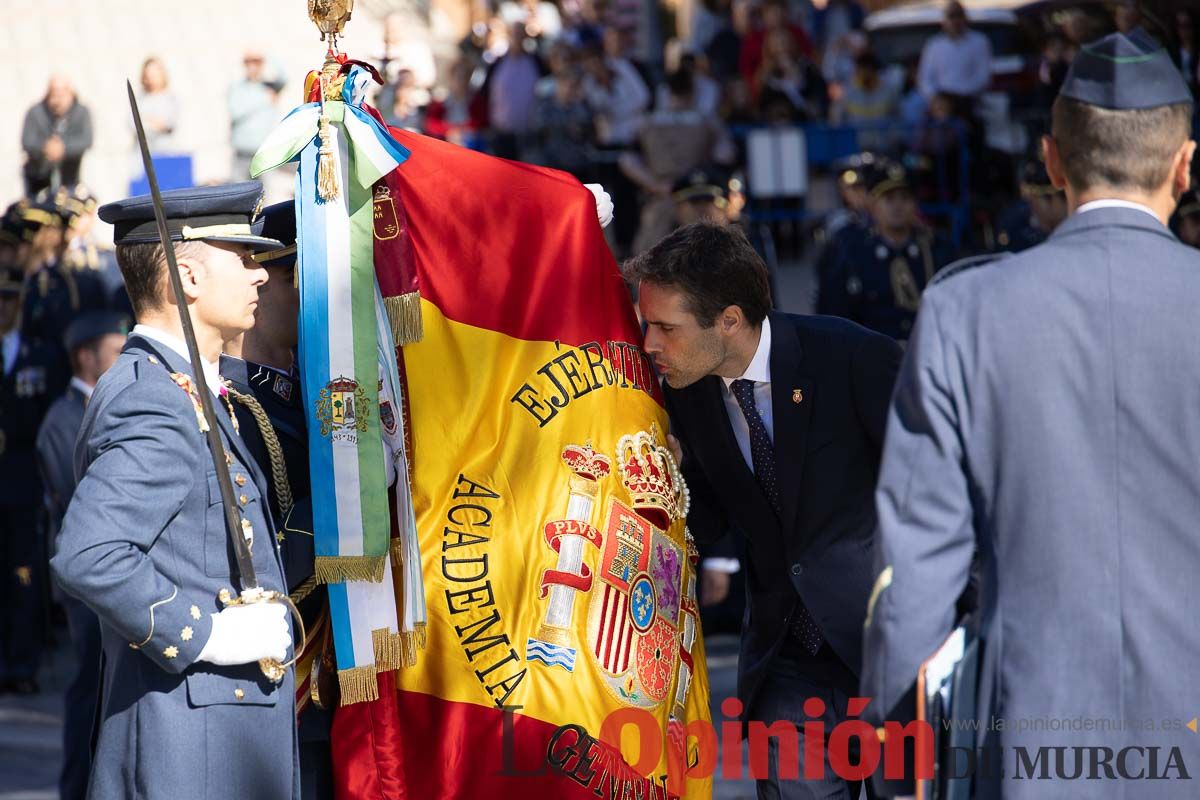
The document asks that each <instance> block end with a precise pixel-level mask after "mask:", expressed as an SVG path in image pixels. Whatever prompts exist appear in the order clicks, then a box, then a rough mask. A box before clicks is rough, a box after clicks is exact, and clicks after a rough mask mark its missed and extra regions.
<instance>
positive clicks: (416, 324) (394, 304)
mask: <svg viewBox="0 0 1200 800" xmlns="http://www.w3.org/2000/svg"><path fill="white" fill-rule="evenodd" d="M383 305H384V307H385V308H386V309H387V315H388V322H390V323H391V324H392V339H393V340H395V342H396V344H397V346H403V345H406V344H412V343H413V342H419V341H421V339H422V337H424V336H425V326H424V323H422V322H421V293H420V292H408V293H407V294H402V295H400V296H398V297H385V298H383Z"/></svg>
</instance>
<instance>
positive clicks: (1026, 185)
mask: <svg viewBox="0 0 1200 800" xmlns="http://www.w3.org/2000/svg"><path fill="white" fill-rule="evenodd" d="M1066 218H1067V195H1066V193H1065V192H1064V191H1063V190H1062V189H1058V188H1056V187H1055V186H1054V184H1053V183H1052V182H1051V181H1050V175H1049V174H1048V173H1047V172H1046V165H1045V164H1044V163H1042V161H1041V159H1037V158H1031V159H1029V160H1028V161H1026V162H1025V163H1024V164H1022V165H1021V198H1020V200H1019V201H1018V202H1017V203H1015V204H1014V205H1013V206H1012V207H1011V208H1010V209H1008V210H1007V211H1006V212H1005V213H1004V214H1002V215H1001V216H1000V220H999V224H998V225H997V233H996V249H997V250H1005V251H1008V252H1011V253H1019V252H1021V251H1023V250H1028V249H1029V248H1031V247H1036V246H1037V245H1039V244H1041V243H1042V242H1044V241H1046V238H1047V237H1048V236H1049V235H1050V234H1051V233H1054V229H1055V228H1057V227H1058V226H1059V225H1061V224H1062V222H1063V220H1065V219H1066Z"/></svg>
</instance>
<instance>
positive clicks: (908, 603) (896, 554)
mask: <svg viewBox="0 0 1200 800" xmlns="http://www.w3.org/2000/svg"><path fill="white" fill-rule="evenodd" d="M936 294H937V293H936V291H935V292H933V293H930V294H927V295H926V296H925V299H924V300H923V301H922V307H921V313H920V315H919V316H918V318H917V325H916V327H915V328H914V329H913V338H912V339H911V340H910V343H909V349H908V353H907V355H906V357H905V359H904V363H903V366H902V368H901V371H900V378H899V381H898V383H897V386H896V396H895V399H894V401H893V403H892V408H891V411H890V413H889V417H888V428H887V443H886V446H885V447H884V451H883V463H882V465H881V468H880V477H879V486H878V489H877V490H876V493H875V506H876V510H877V512H878V516H879V526H878V528H877V530H876V534H875V572H876V575H877V576H878V577H877V578H876V581H875V587H874V589H873V590H872V592H871V600H870V602H869V605H868V608H867V624H866V634H865V638H864V652H863V674H862V691H863V692H864V695H865V696H868V697H872V698H874V699H873V700H872V703H871V705H870V707H869V708H868V710H867V715H866V716H867V717H868V718H870V719H871V720H872V721H873V722H876V723H878V722H879V721H880V720H881V719H882V718H883V717H885V716H887V715H891V714H892V713H893V712H894V711H897V712H901V713H899V714H898V716H901V717H903V716H905V714H904V713H903V712H902V711H901V710H900V709H898V707H897V704H898V703H899V702H900V701H901V699H902V698H904V697H905V694H906V692H907V691H908V690H909V689H910V687H911V686H912V684H913V683H914V682H915V681H916V675H917V669H918V668H919V666H920V664H921V662H923V661H924V660H925V659H927V658H928V657H929V656H931V655H932V654H933V653H934V652H935V651H936V650H937V649H938V647H940V646H941V644H942V642H943V641H944V640H945V638H946V636H947V635H948V634H949V633H950V630H951V626H952V625H953V624H954V606H955V601H956V600H957V599H958V597H959V595H961V594H962V590H963V587H964V586H965V584H966V582H967V574H968V571H969V570H970V566H971V557H972V555H973V554H974V552H975V533H974V528H973V525H972V507H971V501H970V496H969V493H968V478H967V474H966V472H965V467H964V452H963V444H962V439H961V437H960V435H959V431H960V420H959V415H958V412H959V407H958V404H957V403H956V402H955V396H956V392H955V389H954V387H953V385H952V383H951V380H952V378H951V377H950V375H951V374H952V372H951V371H950V370H948V369H947V363H948V361H949V360H950V356H949V355H948V348H946V346H945V339H944V338H943V337H942V333H941V330H940V329H939V322H938V308H937V303H936V302H935V298H934V295H936ZM909 701H911V695H910V696H909ZM905 711H907V714H908V716H909V717H911V713H912V711H911V709H906V710H905Z"/></svg>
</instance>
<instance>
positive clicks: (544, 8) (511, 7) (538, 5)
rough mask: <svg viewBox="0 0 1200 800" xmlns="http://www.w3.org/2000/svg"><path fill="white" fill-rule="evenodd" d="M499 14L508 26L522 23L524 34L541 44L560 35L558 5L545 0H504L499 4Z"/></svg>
mask: <svg viewBox="0 0 1200 800" xmlns="http://www.w3.org/2000/svg"><path fill="white" fill-rule="evenodd" d="M499 16H500V19H502V20H504V22H505V23H506V24H508V25H510V26H511V25H516V24H518V23H520V24H522V25H524V26H525V35H526V36H528V37H529V38H530V39H534V40H536V41H537V42H538V43H539V44H541V45H549V44H552V43H553V42H554V41H555V40H556V39H558V37H559V36H561V35H562V27H563V24H562V17H561V16H560V15H559V13H558V7H557V6H556V5H554V3H548V2H546V0H505V1H504V2H503V3H501V4H500V10H499Z"/></svg>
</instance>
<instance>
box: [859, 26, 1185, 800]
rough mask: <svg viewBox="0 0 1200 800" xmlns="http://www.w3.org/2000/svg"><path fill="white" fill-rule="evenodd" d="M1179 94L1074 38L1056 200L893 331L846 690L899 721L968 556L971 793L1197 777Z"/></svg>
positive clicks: (1055, 791)
mask: <svg viewBox="0 0 1200 800" xmlns="http://www.w3.org/2000/svg"><path fill="white" fill-rule="evenodd" d="M1192 108H1193V106H1192V97H1191V95H1190V93H1189V91H1188V88H1187V86H1186V85H1185V84H1184V82H1183V80H1182V78H1181V77H1180V75H1179V72H1178V70H1177V69H1176V68H1175V66H1174V65H1173V64H1172V62H1171V60H1170V58H1169V56H1168V55H1167V53H1166V52H1165V51H1164V50H1162V49H1161V48H1160V47H1159V46H1158V45H1157V44H1156V43H1154V42H1152V41H1150V40H1149V39H1148V37H1145V36H1144V35H1143V34H1141V33H1139V32H1136V31H1135V32H1132V33H1130V34H1129V35H1124V34H1120V33H1116V34H1112V35H1110V36H1106V37H1104V38H1103V39H1100V40H1098V41H1096V42H1093V43H1091V44H1089V45H1087V46H1085V47H1083V48H1082V49H1081V51H1080V53H1079V55H1078V56H1077V57H1076V59H1075V61H1074V63H1073V65H1072V67H1071V71H1070V74H1069V75H1068V77H1067V80H1066V82H1065V83H1064V85H1063V88H1062V90H1061V92H1060V94H1059V97H1058V99H1057V101H1056V102H1055V105H1054V111H1053V125H1052V129H1051V130H1052V133H1051V135H1050V136H1049V137H1047V138H1046V139H1045V140H1044V141H1043V149H1044V151H1045V155H1046V167H1047V169H1048V170H1049V173H1050V177H1051V178H1052V179H1053V181H1054V183H1055V185H1056V186H1063V187H1065V191H1066V195H1067V203H1068V206H1069V207H1070V209H1071V212H1072V213H1071V216H1070V217H1069V218H1068V219H1067V220H1066V222H1064V223H1063V224H1062V225H1060V226H1059V227H1058V229H1057V230H1055V232H1054V233H1053V234H1052V235H1051V236H1050V238H1049V239H1048V240H1047V241H1046V242H1045V243H1044V244H1042V245H1040V246H1037V247H1034V248H1031V249H1029V250H1027V251H1025V252H1024V253H1021V254H1018V255H1013V256H1008V257H1005V258H1002V259H1000V260H999V261H998V262H993V263H988V264H982V265H978V263H976V265H974V266H970V267H968V268H951V269H948V270H947V271H946V274H945V275H944V276H942V277H940V279H938V280H936V281H935V282H934V285H933V286H931V287H930V288H929V289H928V291H926V293H925V296H924V301H923V303H922V307H921V313H920V316H919V319H918V321H917V325H916V328H915V330H914V334H913V337H912V339H911V340H910V342H909V348H908V353H907V355H906V358H905V361H904V365H903V367H902V369H901V373H900V379H899V382H898V383H897V386H896V392H895V395H894V397H893V402H892V408H891V411H890V415H889V422H888V428H887V435H886V440H885V447H884V454H883V463H882V467H881V471H880V479H879V486H878V490H877V492H876V505H877V509H878V516H879V527H878V532H877V536H876V541H875V558H876V573H877V575H878V578H877V580H876V584H875V588H874V591H873V593H872V600H871V603H870V605H869V609H868V615H867V624H866V635H865V653H864V673H863V679H862V680H863V685H862V689H863V693H864V695H866V696H870V697H872V698H873V700H872V703H871V706H870V707H869V708H868V711H867V714H868V716H873V717H874V720H873V721H875V722H876V723H878V722H879V720H880V719H881V718H883V717H885V716H888V717H892V718H903V717H906V716H911V714H912V709H911V707H910V708H907V709H906V708H904V706H905V705H909V704H908V703H907V702H906V701H904V697H905V695H906V692H908V691H909V690H910V689H911V687H912V685H913V682H914V679H915V676H916V675H917V672H918V667H919V665H920V664H921V663H922V662H923V661H924V660H925V659H927V658H928V657H929V656H930V655H931V654H933V653H934V652H935V651H936V650H937V649H938V648H939V647H940V646H941V645H942V643H943V641H944V640H945V639H946V637H947V635H948V634H949V633H950V631H951V626H952V625H953V624H954V621H955V620H954V605H955V601H956V599H957V598H958V596H959V594H960V593H961V592H962V590H963V588H964V586H965V585H966V583H967V579H968V573H969V570H970V564H971V561H972V557H973V555H974V554H975V553H976V552H978V559H979V572H980V585H979V609H978V615H979V626H980V627H979V631H980V638H981V640H982V658H981V662H980V667H979V675H978V691H977V696H976V700H977V704H978V705H977V708H978V714H979V717H980V720H979V722H980V723H981V724H980V726H979V728H978V735H977V737H976V742H975V744H976V745H977V746H978V747H986V748H989V750H986V751H984V752H985V753H986V754H987V755H988V758H989V759H992V758H998V759H1001V763H999V764H992V763H991V762H990V760H989V764H990V766H991V767H992V768H991V769H989V770H988V771H987V773H986V774H985V773H983V772H976V773H975V791H976V796H977V797H978V798H982V799H984V800H986V799H987V798H997V797H1004V798H1025V797H1030V798H1032V797H1038V798H1042V797H1085V796H1086V797H1088V798H1140V797H1154V798H1194V797H1196V794H1197V789H1196V785H1195V780H1194V778H1195V776H1196V772H1197V770H1200V738H1198V737H1197V736H1196V735H1195V734H1193V733H1192V732H1191V731H1189V730H1185V729H1184V728H1185V726H1186V725H1187V723H1188V722H1189V721H1191V720H1192V719H1193V718H1194V717H1195V715H1196V714H1197V710H1198V709H1200V680H1197V678H1196V675H1197V672H1196V658H1197V654H1198V653H1200V625H1197V624H1196V609H1197V608H1200V581H1197V575H1200V527H1198V526H1200V469H1197V464H1200V347H1197V346H1196V339H1195V327H1196V309H1197V308H1198V307H1200V254H1197V252H1196V251H1195V250H1193V249H1190V248H1188V247H1185V246H1184V245H1182V244H1181V243H1180V242H1179V241H1178V240H1177V239H1176V238H1175V236H1174V235H1172V233H1171V232H1170V230H1168V228H1167V227H1166V221H1167V219H1168V217H1169V216H1170V214H1171V211H1172V210H1173V209H1174V208H1175V205H1176V201H1177V200H1178V199H1179V197H1180V195H1182V194H1183V192H1184V191H1185V190H1186V189H1187V187H1188V180H1189V168H1190V166H1191V161H1192V155H1193V153H1194V150H1195V146H1196V145H1195V143H1194V142H1191V141H1189V137H1190V132H1191V119H1192ZM910 697H911V695H910ZM1147 720H1151V721H1153V725H1152V726H1146V724H1145V723H1146V721H1147ZM1192 724H1193V725H1194V724H1195V723H1194V722H1192ZM885 738H886V733H885ZM1054 748H1057V749H1054ZM1077 765H1078V767H1079V769H1078V773H1077ZM1001 768H1002V769H1003V774H1002V773H1001ZM1030 773H1033V774H1032V775H1031V774H1030ZM1077 774H1078V778H1077V780H1076V781H1070V780H1069V779H1070V778H1071V777H1072V776H1073V775H1077ZM1186 776H1190V777H1191V778H1192V780H1185V779H1182V778H1184V777H1186Z"/></svg>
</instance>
